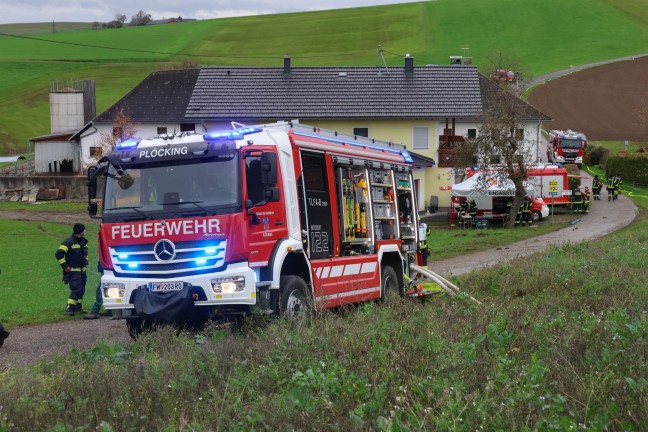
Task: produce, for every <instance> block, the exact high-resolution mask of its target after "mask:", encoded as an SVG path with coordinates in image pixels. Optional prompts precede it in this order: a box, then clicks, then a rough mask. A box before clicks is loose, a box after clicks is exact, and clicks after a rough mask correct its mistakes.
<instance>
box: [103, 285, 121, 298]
mask: <svg viewBox="0 0 648 432" xmlns="http://www.w3.org/2000/svg"><path fill="white" fill-rule="evenodd" d="M101 289H102V290H103V295H104V297H108V298H122V297H124V291H125V290H126V285H124V284H123V283H115V282H108V283H102V284H101Z"/></svg>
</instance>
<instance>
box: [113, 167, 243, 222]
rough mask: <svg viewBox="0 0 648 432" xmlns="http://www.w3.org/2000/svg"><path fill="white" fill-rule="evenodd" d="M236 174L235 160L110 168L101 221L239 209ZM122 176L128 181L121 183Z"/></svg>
mask: <svg viewBox="0 0 648 432" xmlns="http://www.w3.org/2000/svg"><path fill="white" fill-rule="evenodd" d="M239 171H240V170H239V159H238V158H236V157H235V158H233V159H228V160H215V159H209V160H204V159H203V160H197V161H195V160H192V161H189V160H183V161H171V162H166V163H160V164H146V165H144V164H140V165H136V166H133V167H117V168H115V167H114V166H111V167H110V171H109V175H108V177H107V178H106V193H105V204H104V212H105V213H104V218H106V217H107V216H108V218H109V219H110V215H113V216H115V217H118V216H117V215H119V216H121V217H125V216H127V217H128V218H129V219H132V218H141V217H149V218H153V217H164V215H165V213H168V212H169V211H174V212H175V213H177V212H178V209H179V210H180V211H182V212H193V213H195V212H207V213H210V214H216V213H221V214H222V213H228V212H232V208H236V207H238V206H240V196H241V193H240V188H241V186H240V181H239V178H240V175H239ZM124 177H127V178H128V177H130V178H129V179H128V181H126V182H124V181H123V178H124ZM120 179H122V181H120ZM197 203H199V205H198V204H197ZM185 204H186V205H185Z"/></svg>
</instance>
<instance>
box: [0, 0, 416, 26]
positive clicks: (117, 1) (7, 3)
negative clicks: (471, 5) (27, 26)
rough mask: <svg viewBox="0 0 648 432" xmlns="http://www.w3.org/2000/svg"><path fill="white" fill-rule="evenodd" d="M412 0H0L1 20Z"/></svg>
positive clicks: (193, 14) (253, 11)
mask: <svg viewBox="0 0 648 432" xmlns="http://www.w3.org/2000/svg"><path fill="white" fill-rule="evenodd" d="M411 1H414V0H274V1H271V0H173V1H171V0H140V1H132V0H27V1H25V0H0V24H8V23H25V22H51V21H58V22H63V21H84V22H93V21H99V22H107V21H110V20H112V19H113V18H114V17H115V15H116V14H118V13H120V14H124V15H126V17H127V20H128V21H130V19H131V17H132V16H133V15H135V14H136V13H137V12H138V11H139V10H143V11H145V12H147V13H150V14H151V17H152V18H153V19H161V18H170V17H177V16H182V17H183V18H198V19H208V18H223V17H233V16H245V15H260V14H275V13H284V12H303V11H314V10H323V9H341V8H347V7H361V6H376V5H384V4H393V3H408V2H411Z"/></svg>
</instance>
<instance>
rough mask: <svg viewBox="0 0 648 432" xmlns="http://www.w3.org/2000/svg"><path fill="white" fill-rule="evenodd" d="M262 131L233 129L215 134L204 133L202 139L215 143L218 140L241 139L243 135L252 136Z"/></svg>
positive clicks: (249, 128) (258, 129)
mask: <svg viewBox="0 0 648 432" xmlns="http://www.w3.org/2000/svg"><path fill="white" fill-rule="evenodd" d="M262 130H263V129H261V128H252V127H248V128H241V129H234V130H228V131H217V132H210V133H206V134H205V135H203V138H205V140H206V141H216V140H219V139H236V138H243V137H244V136H245V135H248V134H253V133H257V132H261V131H262Z"/></svg>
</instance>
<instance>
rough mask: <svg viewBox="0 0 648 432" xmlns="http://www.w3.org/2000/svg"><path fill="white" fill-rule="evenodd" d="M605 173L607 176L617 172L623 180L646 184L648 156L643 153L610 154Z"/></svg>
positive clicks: (647, 179) (647, 180) (647, 178)
mask: <svg viewBox="0 0 648 432" xmlns="http://www.w3.org/2000/svg"><path fill="white" fill-rule="evenodd" d="M605 173H606V175H607V176H608V177H609V176H611V175H614V174H619V175H620V176H621V178H622V179H623V181H624V182H635V183H639V184H648V156H647V155H646V154H645V153H633V154H623V155H615V156H610V157H609V158H608V160H607V163H606V169H605Z"/></svg>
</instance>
